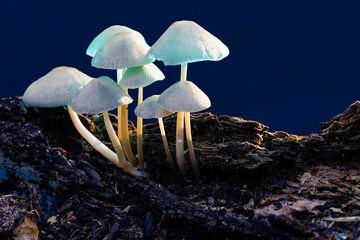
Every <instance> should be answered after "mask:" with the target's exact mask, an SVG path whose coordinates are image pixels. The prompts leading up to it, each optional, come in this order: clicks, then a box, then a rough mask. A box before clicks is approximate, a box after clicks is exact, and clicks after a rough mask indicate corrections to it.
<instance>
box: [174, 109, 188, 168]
mask: <svg viewBox="0 0 360 240" xmlns="http://www.w3.org/2000/svg"><path fill="white" fill-rule="evenodd" d="M175 147H176V161H177V164H178V167H179V169H180V172H181V173H182V174H183V175H185V173H186V165H185V156H184V112H178V113H177V119H176V145H175Z"/></svg>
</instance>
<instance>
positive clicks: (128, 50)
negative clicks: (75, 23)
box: [91, 33, 154, 69]
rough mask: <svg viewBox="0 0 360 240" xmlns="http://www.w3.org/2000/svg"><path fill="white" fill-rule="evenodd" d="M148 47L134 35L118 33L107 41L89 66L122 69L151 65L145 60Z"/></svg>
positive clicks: (150, 60) (151, 60) (149, 60)
mask: <svg viewBox="0 0 360 240" xmlns="http://www.w3.org/2000/svg"><path fill="white" fill-rule="evenodd" d="M149 49H150V46H149V45H147V44H146V42H145V40H144V39H141V38H139V37H138V36H137V35H136V34H134V33H118V34H116V35H115V36H113V37H112V38H111V39H110V40H109V41H107V42H106V43H105V44H104V45H103V46H102V47H101V48H99V50H98V51H97V52H96V54H95V56H94V57H93V59H92V61H91V65H92V66H93V67H96V68H103V69H123V68H129V67H137V66H142V65H146V64H149V63H152V62H153V61H154V59H148V58H146V54H147V52H148V51H149Z"/></svg>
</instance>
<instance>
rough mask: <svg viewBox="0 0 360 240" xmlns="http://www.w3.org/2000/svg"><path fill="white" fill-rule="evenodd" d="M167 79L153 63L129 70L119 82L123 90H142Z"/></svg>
mask: <svg viewBox="0 0 360 240" xmlns="http://www.w3.org/2000/svg"><path fill="white" fill-rule="evenodd" d="M164 78H165V76H164V74H163V73H162V72H161V70H160V69H159V68H158V67H157V66H156V65H155V64H153V63H150V64H146V65H144V66H139V67H132V68H128V69H127V70H126V72H125V74H124V76H123V77H122V78H121V80H120V81H119V85H120V87H122V88H129V89H134V88H142V87H146V86H148V85H150V84H152V83H154V82H156V81H159V80H163V79H164Z"/></svg>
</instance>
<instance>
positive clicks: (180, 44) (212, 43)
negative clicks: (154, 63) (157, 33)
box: [147, 21, 229, 65]
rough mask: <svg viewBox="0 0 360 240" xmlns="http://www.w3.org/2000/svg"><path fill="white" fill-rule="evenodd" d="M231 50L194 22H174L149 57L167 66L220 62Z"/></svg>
mask: <svg viewBox="0 0 360 240" xmlns="http://www.w3.org/2000/svg"><path fill="white" fill-rule="evenodd" d="M228 55H229V49H228V47H226V46H225V44H223V43H222V42H221V41H220V40H219V39H218V38H216V37H215V36H213V35H212V34H211V33H209V32H208V31H206V30H205V29H204V28H202V27H201V26H199V25H198V24H197V23H195V22H193V21H178V22H174V23H173V24H172V25H171V26H170V27H169V28H168V29H167V30H166V31H165V32H164V33H163V35H161V37H160V38H159V39H158V40H157V41H156V42H155V44H154V45H153V46H152V47H151V48H150V50H149V52H148V54H147V57H148V58H155V59H156V60H161V61H163V62H164V64H165V65H180V64H183V63H191V62H199V61H219V60H221V59H223V58H225V57H226V56H228Z"/></svg>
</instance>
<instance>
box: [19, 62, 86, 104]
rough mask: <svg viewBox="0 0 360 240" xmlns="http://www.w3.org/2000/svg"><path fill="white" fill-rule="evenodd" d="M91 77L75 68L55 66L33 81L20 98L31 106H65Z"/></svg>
mask: <svg viewBox="0 0 360 240" xmlns="http://www.w3.org/2000/svg"><path fill="white" fill-rule="evenodd" d="M92 79H93V78H92V77H89V76H88V75H86V74H84V73H82V72H80V71H79V70H77V69H76V68H72V67H57V68H54V69H52V70H51V71H50V72H49V73H47V74H46V75H45V76H43V77H41V78H39V79H38V80H36V81H35V82H33V83H32V84H31V85H30V86H29V87H28V88H27V89H26V91H25V93H24V96H23V98H22V100H23V102H24V103H25V104H26V105H29V106H32V107H59V106H65V105H68V104H70V102H71V99H72V98H73V97H74V96H75V94H77V93H78V91H79V90H80V89H81V88H83V87H84V86H85V85H86V84H88V83H89V82H90V81H91V80H92Z"/></svg>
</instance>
